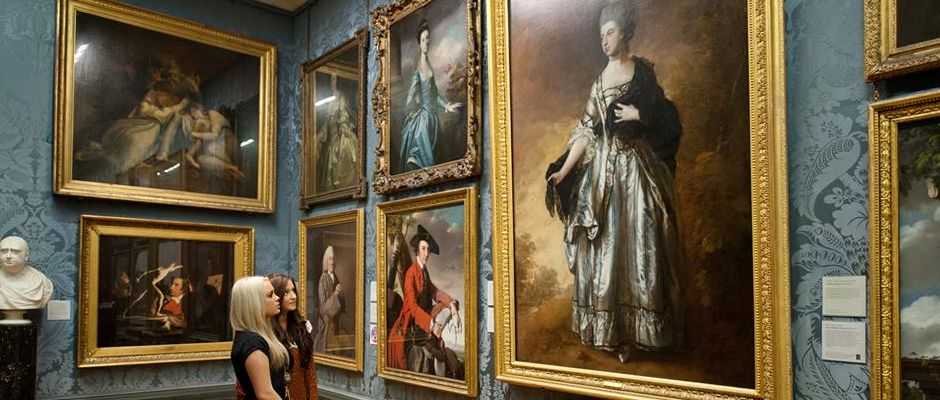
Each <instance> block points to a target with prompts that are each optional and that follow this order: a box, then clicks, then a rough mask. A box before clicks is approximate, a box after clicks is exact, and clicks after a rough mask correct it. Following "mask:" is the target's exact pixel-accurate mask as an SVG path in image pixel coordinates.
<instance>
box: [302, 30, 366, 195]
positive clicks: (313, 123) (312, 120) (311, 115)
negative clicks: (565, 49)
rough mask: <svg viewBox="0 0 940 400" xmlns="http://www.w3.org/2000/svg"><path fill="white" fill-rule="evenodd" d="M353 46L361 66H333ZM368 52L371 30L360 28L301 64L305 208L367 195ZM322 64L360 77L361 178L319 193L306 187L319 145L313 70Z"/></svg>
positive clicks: (357, 126) (314, 166) (359, 175)
mask: <svg viewBox="0 0 940 400" xmlns="http://www.w3.org/2000/svg"><path fill="white" fill-rule="evenodd" d="M351 49H356V52H357V54H358V60H359V61H358V64H359V66H358V70H357V71H346V70H342V71H339V69H340V68H338V67H331V66H330V64H331V63H333V62H334V61H335V60H336V58H337V57H339V56H340V55H341V54H342V53H345V52H347V51H349V50H351ZM368 52H369V35H368V31H366V30H365V29H362V30H359V31H357V32H356V33H355V35H354V36H353V37H352V38H350V39H349V40H347V41H345V42H343V43H342V44H340V45H339V46H336V47H335V48H333V49H332V50H330V51H329V52H327V53H326V54H325V55H323V56H321V57H320V58H318V59H316V60H313V61H308V62H305V63H304V64H303V66H301V69H300V78H301V88H302V89H301V90H302V94H301V106H302V107H303V108H302V115H303V118H302V119H301V132H302V138H301V140H302V142H303V145H302V148H303V156H302V157H301V163H302V168H301V178H300V182H301V183H300V207H301V208H303V209H307V208H310V206H313V205H315V204H321V203H326V202H330V201H334V200H340V199H350V198H352V199H359V198H363V197H365V196H366V180H365V171H366V168H365V155H366V153H365V148H366V147H365V141H366V136H365V132H366V129H365V126H366V123H365V122H366V97H365V96H366V71H367V62H368V56H367V54H368ZM320 68H329V69H331V70H337V72H339V73H342V74H343V75H345V76H348V77H355V78H356V79H358V80H359V85H358V89H357V92H358V95H359V101H357V102H356V105H355V107H356V108H357V111H358V112H359V118H358V121H356V135H357V137H358V138H359V149H358V152H357V153H356V154H357V155H358V156H359V160H358V162H357V163H356V170H357V173H356V176H357V177H358V178H359V182H358V183H357V184H355V185H353V186H350V187H347V188H340V189H336V190H332V191H328V192H325V193H317V192H316V190H315V188H308V187H307V177H308V176H309V175H313V176H314V177H315V176H316V175H317V168H316V164H317V163H316V162H314V161H315V160H314V158H313V157H312V155H313V154H317V153H318V151H319V148H318V146H317V141H316V140H313V138H314V137H315V135H316V130H317V126H318V123H317V118H316V115H317V114H316V112H315V111H314V107H315V106H314V103H315V99H316V80H315V78H314V76H315V75H314V74H315V73H316V71H317V70H319V69H320Z"/></svg>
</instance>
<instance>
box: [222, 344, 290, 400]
mask: <svg viewBox="0 0 940 400" xmlns="http://www.w3.org/2000/svg"><path fill="white" fill-rule="evenodd" d="M255 350H260V351H261V352H262V353H264V355H266V356H268V359H270V358H271V349H270V348H269V347H268V342H266V341H265V340H264V338H263V337H261V335H259V334H257V333H254V332H249V331H237V332H235V340H234V341H233V342H232V354H231V355H232V368H234V369H235V378H236V379H238V382H239V383H241V385H242V388H243V389H244V390H245V395H246V396H245V399H248V400H255V399H257V398H258V397H257V396H255V387H254V386H253V385H252V384H251V378H249V377H248V370H247V369H246V368H245V361H246V360H248V356H249V355H251V353H253V352H255ZM285 371H290V363H289V362H288V366H287V368H286V369H284V368H281V369H277V370H275V369H271V386H274V391H275V392H277V394H278V396H281V398H284V397H285V396H286V395H287V380H286V379H285V378H284V372H285Z"/></svg>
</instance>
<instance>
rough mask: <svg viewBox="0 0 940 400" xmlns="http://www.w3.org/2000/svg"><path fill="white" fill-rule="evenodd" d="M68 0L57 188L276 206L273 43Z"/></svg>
mask: <svg viewBox="0 0 940 400" xmlns="http://www.w3.org/2000/svg"><path fill="white" fill-rule="evenodd" d="M60 3H61V4H60V13H63V14H64V15H63V18H60V21H62V23H61V24H60V26H59V39H60V41H59V43H58V45H59V52H60V55H61V57H60V58H59V61H60V65H59V68H58V71H59V76H58V81H57V91H56V93H57V103H56V105H57V119H56V141H57V142H56V143H57V150H58V151H57V156H58V157H59V158H60V161H61V162H57V163H56V166H57V170H56V191H57V193H60V194H68V195H82V196H93V197H105V198H117V199H123V200H138V201H149V202H160V203H174V204H183V205H190V206H199V207H212V208H234V209H241V210H245V211H256V212H271V210H273V184H274V182H273V180H272V179H269V175H271V174H273V170H272V168H273V165H274V163H273V161H274V155H273V146H274V144H273V140H274V129H275V127H274V118H275V111H274V87H273V84H274V81H273V65H274V57H275V48H274V45H272V44H269V43H265V42H261V41H257V40H253V39H248V38H244V37H240V36H237V35H232V34H228V33H225V32H222V31H218V30H214V29H210V28H208V27H205V26H201V25H197V24H195V23H191V22H187V21H183V20H177V19H175V18H171V17H168V16H164V15H161V14H156V13H152V12H148V11H143V10H139V9H135V8H132V7H129V6H124V5H121V4H117V3H110V2H97V1H84V0H69V1H64V2H60Z"/></svg>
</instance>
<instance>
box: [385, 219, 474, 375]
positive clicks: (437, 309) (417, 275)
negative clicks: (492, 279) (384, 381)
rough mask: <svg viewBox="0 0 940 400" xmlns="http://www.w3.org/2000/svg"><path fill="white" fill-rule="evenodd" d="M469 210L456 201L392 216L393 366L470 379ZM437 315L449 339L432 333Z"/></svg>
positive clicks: (388, 334) (390, 340)
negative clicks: (422, 252) (424, 252)
mask: <svg viewBox="0 0 940 400" xmlns="http://www.w3.org/2000/svg"><path fill="white" fill-rule="evenodd" d="M464 211H465V210H464V206H463V205H454V206H445V207H437V208H431V209H427V210H420V211H414V212H404V213H396V214H389V215H387V217H386V218H387V220H386V226H387V227H388V230H387V233H388V236H389V242H388V243H390V245H389V246H388V248H387V250H388V251H387V254H386V257H387V260H388V262H387V264H386V265H387V266H388V269H389V270H388V275H387V277H388V279H387V280H386V288H385V289H384V290H386V292H387V293H388V295H387V299H388V300H387V307H388V310H387V313H386V317H387V324H386V327H387V328H386V329H387V331H386V332H385V335H386V337H387V338H388V347H387V348H388V352H387V353H388V360H387V365H388V366H389V368H397V369H403V370H409V371H412V372H419V373H424V374H429V375H436V376H440V377H445V378H451V379H456V380H465V379H466V376H465V374H464V367H465V366H464V363H465V360H466V352H465V347H466V335H467V334H473V332H468V331H467V330H466V329H464V328H463V327H462V325H464V324H466V318H465V316H466V310H465V308H464V305H465V304H467V303H466V300H467V297H466V296H467V293H465V290H466V289H465V288H466V265H465V260H466V258H465V257H466V253H465V252H466V251H467V249H465V248H464V243H465V237H464V235H465V230H464V224H465V221H464ZM422 245H424V246H425V248H426V249H429V250H428V253H427V254H428V257H427V259H426V262H425V263H424V265H425V267H422V266H421V263H420V262H419V259H420V257H419V252H420V248H421V247H422ZM425 272H426V273H425ZM409 299H411V300H409ZM412 307H419V308H420V310H417V309H415V308H412ZM451 307H453V308H451ZM454 309H456V310H457V313H456V315H454V314H453V312H452V311H453V310H454ZM419 314H420V315H424V316H425V317H427V318H430V319H429V320H428V321H424V320H423V318H422V317H421V316H419ZM419 321H420V324H419ZM431 321H434V323H435V324H439V325H442V326H443V330H442V332H441V336H440V338H441V339H442V341H443V343H441V341H439V340H438V339H436V338H431V337H430V336H432V335H429V334H428V329H429V328H430V322H431ZM421 324H426V325H427V326H421ZM428 354H429V355H431V357H427V356H426V355H428ZM435 360H437V361H435Z"/></svg>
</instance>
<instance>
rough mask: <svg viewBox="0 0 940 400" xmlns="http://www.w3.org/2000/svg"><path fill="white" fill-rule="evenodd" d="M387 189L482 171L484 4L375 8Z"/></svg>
mask: <svg viewBox="0 0 940 400" xmlns="http://www.w3.org/2000/svg"><path fill="white" fill-rule="evenodd" d="M372 27H373V30H374V37H375V38H376V44H375V46H376V53H377V57H378V61H379V80H378V82H376V84H375V89H374V90H373V93H372V104H373V117H374V118H375V123H376V125H377V126H378V129H379V137H380V140H379V144H378V146H377V148H376V158H375V173H374V176H373V178H372V188H373V189H374V190H375V191H376V192H377V193H379V194H386V193H391V192H395V191H400V190H405V189H414V188H418V187H423V186H428V185H432V184H435V183H440V182H446V181H450V180H455V179H462V178H467V177H470V176H475V175H478V174H479V173H480V162H481V161H480V159H481V155H480V133H481V126H482V125H481V114H480V113H481V101H482V92H481V89H480V84H481V79H482V78H481V75H480V69H481V67H480V66H481V62H482V61H481V60H482V55H481V51H482V49H481V48H480V47H481V44H480V43H481V42H480V3H479V2H478V1H475V0H397V1H395V2H393V3H391V4H387V5H385V6H382V7H380V8H378V9H377V10H375V11H373V12H372Z"/></svg>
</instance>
